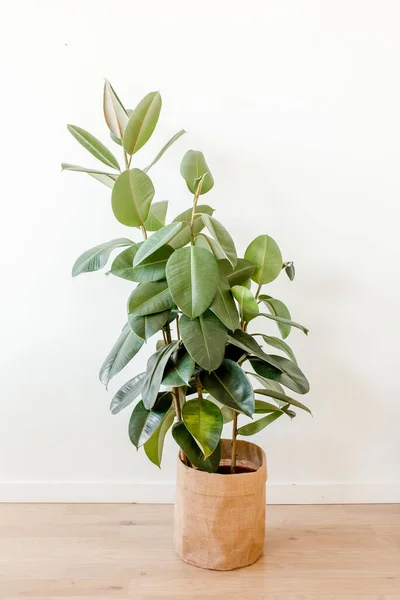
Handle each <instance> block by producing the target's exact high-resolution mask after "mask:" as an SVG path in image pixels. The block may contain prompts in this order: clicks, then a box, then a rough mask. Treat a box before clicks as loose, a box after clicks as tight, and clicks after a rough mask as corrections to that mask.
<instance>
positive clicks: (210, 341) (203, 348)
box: [179, 310, 228, 371]
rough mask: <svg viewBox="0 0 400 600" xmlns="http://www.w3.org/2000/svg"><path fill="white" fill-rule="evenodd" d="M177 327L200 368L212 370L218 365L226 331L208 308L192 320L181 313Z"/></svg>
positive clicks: (222, 351)
mask: <svg viewBox="0 0 400 600" xmlns="http://www.w3.org/2000/svg"><path fill="white" fill-rule="evenodd" d="M179 329H180V333H181V338H182V342H183V344H184V346H185V348H186V350H187V351H188V352H189V354H190V356H191V357H192V358H193V360H194V361H195V362H196V363H197V364H198V365H199V366H200V367H201V368H202V369H206V370H207V371H212V370H213V369H217V368H218V367H219V366H220V364H221V362H222V360H223V358H224V353H225V344H226V340H227V335H228V332H227V330H226V327H225V326H224V325H223V324H222V323H221V321H220V320H219V319H218V318H217V317H216V316H215V315H214V314H213V313H212V312H211V311H210V310H206V312H205V313H203V314H202V315H200V316H199V317H197V318H196V319H193V320H192V319H190V318H189V317H187V316H186V315H182V316H181V318H180V319H179Z"/></svg>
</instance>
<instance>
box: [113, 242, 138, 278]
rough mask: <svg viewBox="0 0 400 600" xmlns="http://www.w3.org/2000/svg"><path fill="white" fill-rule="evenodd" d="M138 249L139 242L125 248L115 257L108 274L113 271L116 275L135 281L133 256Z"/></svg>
mask: <svg viewBox="0 0 400 600" xmlns="http://www.w3.org/2000/svg"><path fill="white" fill-rule="evenodd" d="M138 250H139V246H138V244H132V246H130V247H129V248H126V250H123V251H122V252H121V253H120V254H118V256H116V257H115V258H114V260H113V262H112V264H111V269H110V270H109V271H108V273H106V275H108V274H109V273H111V274H112V275H115V276H116V277H121V278H122V279H128V281H135V279H133V278H132V271H133V257H134V256H135V254H136V252H137V251H138Z"/></svg>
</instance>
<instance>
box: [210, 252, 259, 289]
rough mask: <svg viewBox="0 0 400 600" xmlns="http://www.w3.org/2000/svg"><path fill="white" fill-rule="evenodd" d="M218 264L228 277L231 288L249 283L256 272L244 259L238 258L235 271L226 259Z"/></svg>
mask: <svg viewBox="0 0 400 600" xmlns="http://www.w3.org/2000/svg"><path fill="white" fill-rule="evenodd" d="M218 263H219V264H220V268H221V270H222V271H223V273H224V274H225V275H226V278H227V279H228V281H229V285H230V286H231V287H233V286H234V285H244V284H245V283H247V281H248V280H249V278H250V277H251V276H252V275H253V273H254V270H255V266H254V265H253V264H252V263H251V262H249V261H248V260H245V259H244V258H238V260H237V264H236V267H235V268H234V269H232V265H231V264H230V263H229V261H228V260H226V259H224V260H219V261H218Z"/></svg>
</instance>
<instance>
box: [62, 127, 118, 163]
mask: <svg viewBox="0 0 400 600" xmlns="http://www.w3.org/2000/svg"><path fill="white" fill-rule="evenodd" d="M67 129H68V131H69V132H70V133H71V135H73V136H74V138H75V139H76V140H77V141H78V142H79V143H80V144H81V145H82V146H83V147H84V148H86V150H88V151H89V152H90V154H93V156H94V157H95V158H97V159H98V160H100V161H101V162H102V163H103V164H105V165H107V166H108V167H112V168H114V169H117V171H120V170H121V169H120V166H119V164H118V161H117V159H116V158H115V156H114V154H113V153H112V152H111V151H110V150H109V149H108V148H106V146H105V145H104V144H102V143H101V142H100V140H98V139H97V138H95V137H94V135H92V134H91V133H89V132H88V131H86V130H85V129H82V127H77V126H76V125H67Z"/></svg>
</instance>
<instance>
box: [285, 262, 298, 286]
mask: <svg viewBox="0 0 400 600" xmlns="http://www.w3.org/2000/svg"><path fill="white" fill-rule="evenodd" d="M285 273H286V275H287V276H288V277H289V279H290V281H293V279H294V278H295V276H296V270H295V268H294V263H293V262H292V261H290V262H288V263H286V265H285Z"/></svg>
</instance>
